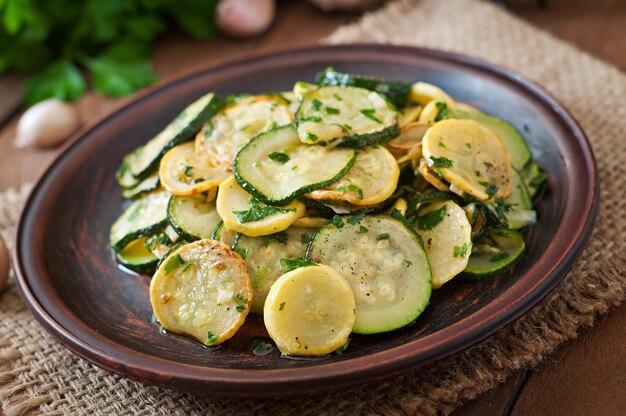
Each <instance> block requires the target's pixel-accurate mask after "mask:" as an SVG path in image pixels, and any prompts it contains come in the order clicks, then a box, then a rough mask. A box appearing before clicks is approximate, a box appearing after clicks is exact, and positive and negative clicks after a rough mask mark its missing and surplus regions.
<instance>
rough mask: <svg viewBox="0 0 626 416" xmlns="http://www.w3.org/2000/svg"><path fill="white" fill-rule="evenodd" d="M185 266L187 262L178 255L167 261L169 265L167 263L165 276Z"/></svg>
mask: <svg viewBox="0 0 626 416" xmlns="http://www.w3.org/2000/svg"><path fill="white" fill-rule="evenodd" d="M183 264H185V260H183V258H182V257H181V256H180V254H176V255H174V256H171V257H170V258H169V259H167V263H165V269H164V270H165V274H170V273H172V272H173V271H174V270H176V269H178V267H180V266H182V265H183Z"/></svg>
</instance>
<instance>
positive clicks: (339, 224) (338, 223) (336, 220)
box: [330, 215, 344, 228]
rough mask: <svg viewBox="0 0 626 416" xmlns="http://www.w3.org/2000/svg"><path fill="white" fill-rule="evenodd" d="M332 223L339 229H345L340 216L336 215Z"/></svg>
mask: <svg viewBox="0 0 626 416" xmlns="http://www.w3.org/2000/svg"><path fill="white" fill-rule="evenodd" d="M330 222H332V223H333V225H334V226H335V227H337V228H343V225H344V224H343V219H342V218H341V217H340V216H339V215H335V216H334V217H333V219H332V220H330Z"/></svg>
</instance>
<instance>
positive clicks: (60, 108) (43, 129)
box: [15, 98, 80, 148]
mask: <svg viewBox="0 0 626 416" xmlns="http://www.w3.org/2000/svg"><path fill="white" fill-rule="evenodd" d="M78 127H80V118H79V116H78V111H77V110H76V108H75V107H74V106H73V105H71V104H67V103H65V102H63V101H61V100H57V99H55V98H51V99H48V100H44V101H41V102H39V103H37V104H35V105H34V106H32V107H31V108H29V109H28V110H26V111H25V112H24V114H23V115H22V118H20V121H19V122H18V124H17V138H16V139H15V147H18V148H24V147H52V146H56V145H59V144H61V143H62V142H64V141H65V140H66V139H67V138H68V137H69V136H70V135H71V134H72V133H73V132H74V131H76V129H78Z"/></svg>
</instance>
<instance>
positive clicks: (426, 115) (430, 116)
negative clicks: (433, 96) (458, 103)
mask: <svg viewBox="0 0 626 416" xmlns="http://www.w3.org/2000/svg"><path fill="white" fill-rule="evenodd" d="M446 107H447V104H444V103H443V102H442V101H439V100H432V101H430V102H429V103H428V104H426V105H425V106H424V109H423V110H422V112H421V113H420V116H419V117H418V118H417V121H418V122H419V123H434V122H436V121H439V120H440V119H441V112H442V111H443V108H446Z"/></svg>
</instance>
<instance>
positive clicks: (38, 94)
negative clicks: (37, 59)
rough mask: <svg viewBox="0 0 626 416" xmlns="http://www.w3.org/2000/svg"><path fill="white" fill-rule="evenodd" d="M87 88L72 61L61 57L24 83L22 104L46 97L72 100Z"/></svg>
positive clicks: (32, 102)
mask: <svg viewBox="0 0 626 416" xmlns="http://www.w3.org/2000/svg"><path fill="white" fill-rule="evenodd" d="M86 89H87V84H86V83H85V79H84V78H83V76H82V75H81V73H80V71H79V70H78V68H77V67H76V65H74V64H73V63H72V62H70V61H68V60H65V59H62V60H60V61H57V62H55V63H53V64H52V65H50V66H49V67H48V68H46V69H45V70H43V71H41V72H40V73H38V74H37V75H35V76H34V77H32V78H31V79H30V80H28V82H27V83H26V87H25V90H24V104H26V105H33V104H35V103H37V102H39V101H42V100H45V99H46V98H58V99H59V100H66V101H74V100H76V99H77V98H78V97H80V96H81V95H83V93H84V92H85V90H86Z"/></svg>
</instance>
